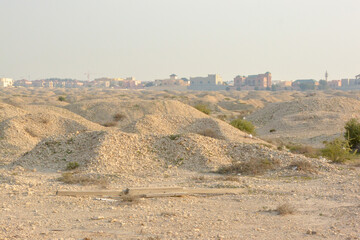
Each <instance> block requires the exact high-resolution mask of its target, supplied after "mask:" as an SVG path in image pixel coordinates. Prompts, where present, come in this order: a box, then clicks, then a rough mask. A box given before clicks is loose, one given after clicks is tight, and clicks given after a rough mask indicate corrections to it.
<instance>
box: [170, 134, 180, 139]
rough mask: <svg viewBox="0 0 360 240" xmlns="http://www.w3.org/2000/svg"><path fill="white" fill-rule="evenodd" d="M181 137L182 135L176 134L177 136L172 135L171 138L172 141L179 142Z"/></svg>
mask: <svg viewBox="0 0 360 240" xmlns="http://www.w3.org/2000/svg"><path fill="white" fill-rule="evenodd" d="M180 136H181V135H180V134H175V135H170V136H169V138H170V140H177V139H179V137H180Z"/></svg>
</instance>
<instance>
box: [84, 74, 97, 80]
mask: <svg viewBox="0 0 360 240" xmlns="http://www.w3.org/2000/svg"><path fill="white" fill-rule="evenodd" d="M98 74H99V73H90V72H86V73H84V75H85V76H86V78H87V80H88V82H89V81H90V75H98Z"/></svg>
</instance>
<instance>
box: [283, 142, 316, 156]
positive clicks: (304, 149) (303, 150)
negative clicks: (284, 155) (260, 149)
mask: <svg viewBox="0 0 360 240" xmlns="http://www.w3.org/2000/svg"><path fill="white" fill-rule="evenodd" d="M286 147H287V148H288V149H289V150H290V152H292V153H295V154H302V155H305V156H306V157H311V158H317V157H318V156H319V150H318V149H316V148H313V147H311V146H303V145H296V144H288V145H286Z"/></svg>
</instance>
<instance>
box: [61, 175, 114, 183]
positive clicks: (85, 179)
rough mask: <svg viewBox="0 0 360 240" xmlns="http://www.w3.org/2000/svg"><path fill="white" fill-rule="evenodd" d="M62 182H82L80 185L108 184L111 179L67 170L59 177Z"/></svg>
mask: <svg viewBox="0 0 360 240" xmlns="http://www.w3.org/2000/svg"><path fill="white" fill-rule="evenodd" d="M58 180H59V181H60V182H63V183H66V184H80V185H84V186H85V185H101V186H106V185H108V184H109V181H108V180H107V179H105V178H104V177H100V176H98V177H94V176H86V175H79V174H75V173H72V172H67V173H63V174H61V177H60V178H58Z"/></svg>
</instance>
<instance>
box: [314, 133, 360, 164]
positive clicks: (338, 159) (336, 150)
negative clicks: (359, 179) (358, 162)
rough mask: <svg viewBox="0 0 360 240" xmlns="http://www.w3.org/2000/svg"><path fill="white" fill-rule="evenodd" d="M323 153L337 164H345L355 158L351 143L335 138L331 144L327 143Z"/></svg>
mask: <svg viewBox="0 0 360 240" xmlns="http://www.w3.org/2000/svg"><path fill="white" fill-rule="evenodd" d="M321 153H322V155H323V156H324V157H326V158H328V159H330V160H331V161H332V162H335V163H342V162H345V161H346V160H350V159H351V158H352V157H353V156H354V154H352V153H351V148H350V145H349V142H348V141H347V140H345V139H342V138H335V139H334V140H333V141H331V142H325V148H324V149H322V150H321Z"/></svg>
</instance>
